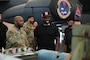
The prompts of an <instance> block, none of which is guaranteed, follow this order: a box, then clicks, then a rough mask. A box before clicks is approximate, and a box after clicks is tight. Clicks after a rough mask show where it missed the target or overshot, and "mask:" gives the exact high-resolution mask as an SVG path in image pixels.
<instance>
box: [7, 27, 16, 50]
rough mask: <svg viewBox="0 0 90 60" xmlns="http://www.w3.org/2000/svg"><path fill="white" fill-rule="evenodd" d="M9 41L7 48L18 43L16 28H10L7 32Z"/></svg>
mask: <svg viewBox="0 0 90 60" xmlns="http://www.w3.org/2000/svg"><path fill="white" fill-rule="evenodd" d="M6 37H7V42H6V48H11V47H13V46H14V44H15V43H16V39H17V37H16V36H15V35H14V30H13V29H11V30H8V31H7V33H6Z"/></svg>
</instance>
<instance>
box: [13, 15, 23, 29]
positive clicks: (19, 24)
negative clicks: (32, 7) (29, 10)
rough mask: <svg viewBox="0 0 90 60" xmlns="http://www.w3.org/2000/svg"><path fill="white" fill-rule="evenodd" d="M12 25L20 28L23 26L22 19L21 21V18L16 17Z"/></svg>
mask: <svg viewBox="0 0 90 60" xmlns="http://www.w3.org/2000/svg"><path fill="white" fill-rule="evenodd" d="M14 24H15V26H16V27H18V28H20V27H22V26H23V24H24V19H23V17H22V16H16V17H15V18H14Z"/></svg>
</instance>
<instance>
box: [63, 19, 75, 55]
mask: <svg viewBox="0 0 90 60" xmlns="http://www.w3.org/2000/svg"><path fill="white" fill-rule="evenodd" d="M73 24H74V21H73V20H72V19H71V20H69V21H68V27H67V28H65V32H64V33H65V37H64V41H65V45H66V47H67V49H66V50H67V51H66V52H67V53H70V52H71V39H72V25H73Z"/></svg>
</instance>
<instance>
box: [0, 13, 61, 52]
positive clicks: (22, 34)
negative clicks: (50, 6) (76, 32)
mask: <svg viewBox="0 0 90 60" xmlns="http://www.w3.org/2000/svg"><path fill="white" fill-rule="evenodd" d="M42 15H43V16H42V24H40V25H38V23H37V22H34V17H33V16H29V17H28V18H27V21H26V22H25V23H24V19H23V17H22V16H15V18H14V26H13V28H11V29H5V31H4V30H2V32H4V34H6V35H4V36H5V39H2V38H1V39H0V40H2V41H4V40H5V42H4V44H5V45H4V46H1V48H2V47H4V48H5V49H9V48H16V47H31V48H34V49H35V50H40V49H48V50H55V51H58V50H59V47H60V40H59V37H60V35H59V31H58V28H57V27H56V26H55V25H53V24H51V21H50V20H51V14H49V12H44V13H43V14H42ZM2 24H3V23H2ZM6 28H7V27H6ZM0 34H1V35H2V33H0ZM54 40H56V44H54ZM0 43H1V42H0ZM36 47H38V48H37V49H36Z"/></svg>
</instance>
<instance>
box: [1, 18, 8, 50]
mask: <svg viewBox="0 0 90 60" xmlns="http://www.w3.org/2000/svg"><path fill="white" fill-rule="evenodd" d="M7 30H8V28H7V26H5V25H4V24H3V20H1V19H0V49H2V47H3V48H5V46H6V32H7Z"/></svg>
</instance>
